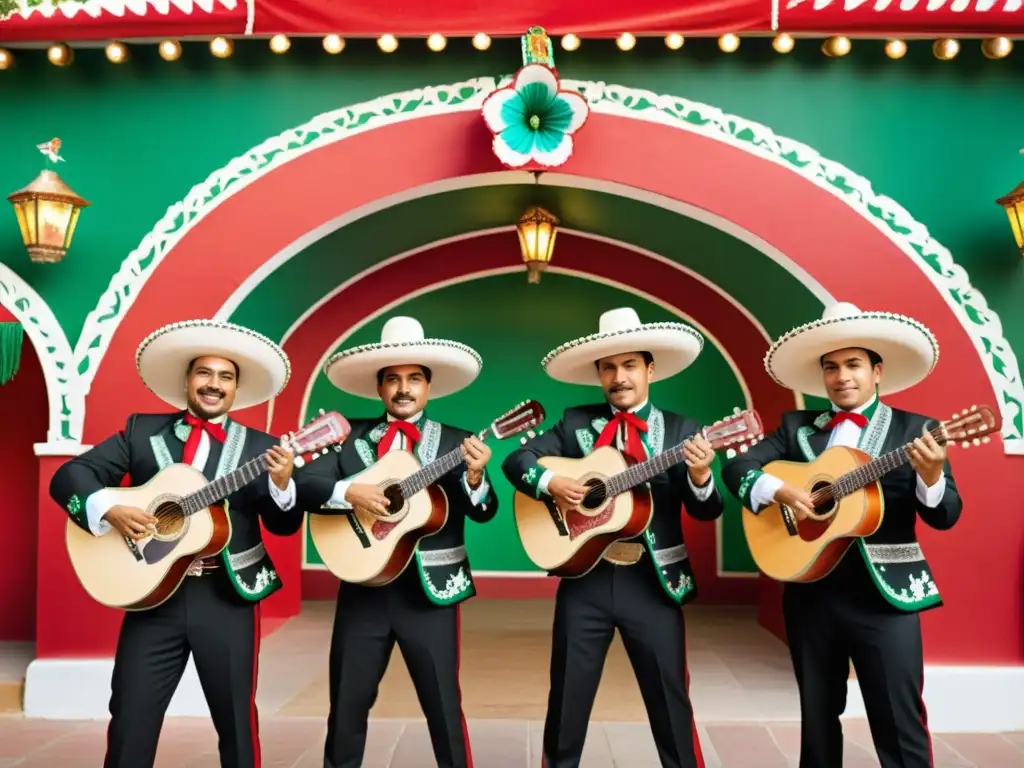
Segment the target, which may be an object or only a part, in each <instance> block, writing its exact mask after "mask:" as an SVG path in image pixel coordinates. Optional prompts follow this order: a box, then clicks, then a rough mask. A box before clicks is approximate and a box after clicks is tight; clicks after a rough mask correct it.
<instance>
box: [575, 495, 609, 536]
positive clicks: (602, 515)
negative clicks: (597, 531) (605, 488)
mask: <svg viewBox="0 0 1024 768" xmlns="http://www.w3.org/2000/svg"><path fill="white" fill-rule="evenodd" d="M614 511H615V499H612V500H611V501H610V502H609V503H608V506H606V507H605V508H604V509H602V510H601V511H600V512H598V513H597V514H596V515H585V514H583V513H582V512H580V511H579V510H576V509H571V510H569V511H568V512H567V513H566V514H565V525H566V527H567V528H568V529H569V539H570V540H571V539H575V538H578V537H579V536H582V535H583V534H584V533H586V532H587V531H589V530H592V529H594V528H597V527H598V526H601V525H604V524H605V523H607V522H608V521H609V520H611V518H612V512H614Z"/></svg>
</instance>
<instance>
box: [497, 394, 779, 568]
mask: <svg viewBox="0 0 1024 768" xmlns="http://www.w3.org/2000/svg"><path fill="white" fill-rule="evenodd" d="M701 434H703V435H704V437H705V438H706V439H707V440H708V442H710V443H711V447H712V448H713V449H714V450H716V451H718V450H721V449H722V448H729V446H734V448H730V449H729V450H730V451H732V450H735V449H739V450H740V451H741V452H745V451H746V450H747V448H748V447H749V446H750V445H752V444H754V443H756V442H757V440H758V439H759V438H760V437H761V436H762V434H763V427H762V425H761V417H760V415H758V413H757V411H755V410H748V411H740V410H739V409H738V408H737V409H735V414H734V415H733V416H730V417H728V418H726V419H721V420H719V421H716V422H715V423H714V424H712V425H711V426H710V427H705V428H704V429H703V430H701ZM685 445H686V441H684V442H682V443H679V444H678V445H676V446H673V447H672V448H669V449H668V450H667V451H663V452H662V453H659V454H657V455H656V456H652V457H651V458H649V459H647V461H643V462H637V461H636V460H635V459H633V458H632V457H630V456H627V455H626V454H624V453H621V452H619V451H618V450H616V449H615V448H613V447H611V446H604V447H601V448H598V449H597V450H595V451H594V452H593V453H591V454H590V455H588V456H585V457H584V458H582V459H570V458H565V457H562V456H544V457H541V458H539V459H537V463H538V464H539V465H540V466H541V467H543V468H544V469H550V470H551V471H552V472H554V473H555V474H557V475H565V476H566V477H571V478H574V479H575V480H576V481H577V482H578V483H580V484H581V485H584V486H586V487H587V488H588V489H589V490H588V491H587V494H586V496H584V497H583V501H582V502H581V503H580V505H579V506H578V507H577V508H575V509H568V510H562V509H559V508H558V505H557V504H556V503H555V501H554V499H553V498H551V497H550V496H548V495H546V494H545V495H543V496H542V497H541V498H539V499H535V498H533V497H532V496H528V495H526V494H525V493H521V492H519V491H516V493H515V495H514V496H513V500H512V504H513V508H514V511H515V519H516V528H517V529H518V530H519V538H520V540H521V541H522V543H523V548H524V549H525V550H526V554H527V556H528V557H529V558H530V560H532V561H533V562H534V563H535V564H536V565H537V566H538V567H540V568H543V569H544V570H545V571H547V572H548V573H551V574H554V575H555V576H561V577H567V578H575V577H579V576H583V575H585V574H587V573H589V572H590V571H591V570H592V569H593V568H594V566H596V565H597V564H598V562H599V561H600V560H601V558H602V557H604V554H605V552H606V551H607V550H608V548H609V547H610V546H612V545H613V544H614V543H615V542H616V541H620V540H622V539H631V538H633V537H634V536H638V535H639V534H641V533H643V532H644V531H645V530H646V529H647V526H648V525H649V524H650V522H651V516H652V515H653V514H654V506H653V503H652V500H651V492H650V489H649V487H646V486H645V484H646V483H647V482H648V481H649V480H650V479H651V478H653V477H655V476H656V475H660V474H661V473H662V472H665V471H666V470H668V469H669V468H671V467H674V466H675V465H677V464H681V463H682V462H683V461H684V460H685V458H686V455H685V453H684V452H683V449H684V446H685Z"/></svg>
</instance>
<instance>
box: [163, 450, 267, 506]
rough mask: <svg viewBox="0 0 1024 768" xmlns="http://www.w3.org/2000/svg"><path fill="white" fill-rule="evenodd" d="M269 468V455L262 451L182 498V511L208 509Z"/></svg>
mask: <svg viewBox="0 0 1024 768" xmlns="http://www.w3.org/2000/svg"><path fill="white" fill-rule="evenodd" d="M266 468H267V455H266V454H265V453H261V454H260V455H259V456H257V457H256V458H255V459H252V460H251V461H248V462H246V463H245V464H243V465H242V466H240V467H239V468H238V469H236V470H235V471H234V472H231V473H229V474H227V475H224V476H223V477H218V478H217V479H216V480H214V481H212V482H210V483H208V484H207V485H204V486H203V487H202V488H200V489H199V490H198V491H193V492H192V493H190V494H188V496H185V497H184V498H183V499H182V500H181V509H182V512H183V513H184V514H185V515H186V516H188V515H194V514H195V513H196V512H198V511H199V510H201V509H206V508H207V507H208V506H210V505H211V504H216V503H217V502H218V501H223V500H224V499H226V498H227V497H228V496H230V495H231V494H232V493H234V492H235V491H237V490H238V489H239V488H241V487H242V486H243V485H246V484H248V483H251V482H252V481H253V480H255V479H256V478H257V477H259V476H260V474H262V473H263V472H264V471H265V470H266Z"/></svg>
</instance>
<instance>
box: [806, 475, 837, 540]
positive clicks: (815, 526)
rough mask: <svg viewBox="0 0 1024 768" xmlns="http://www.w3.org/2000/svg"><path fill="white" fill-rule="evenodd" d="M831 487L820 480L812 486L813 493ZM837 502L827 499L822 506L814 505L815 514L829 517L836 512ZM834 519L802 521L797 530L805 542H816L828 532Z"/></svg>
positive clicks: (826, 482)
mask: <svg viewBox="0 0 1024 768" xmlns="http://www.w3.org/2000/svg"><path fill="white" fill-rule="evenodd" d="M828 485H829V482H828V481H826V480H820V481H818V482H817V483H815V484H814V485H812V486H811V493H812V494H813V493H815V492H817V491H820V490H821V489H822V488H825V487H826V486H828ZM835 508H836V502H835V500H834V499H827V500H826V501H823V502H821V503H820V504H815V505H814V512H815V514H818V515H827V514H829V513H830V512H833V511H835ZM834 519H835V518H834V517H829V518H826V519H825V520H801V521H800V522H799V523H797V530H798V532H799V534H800V538H801V539H803V540H804V541H816V540H817V539H818V538H820V537H821V536H822V534H824V533H825V531H827V530H828V528H829V526H830V525H832V521H833V520H834Z"/></svg>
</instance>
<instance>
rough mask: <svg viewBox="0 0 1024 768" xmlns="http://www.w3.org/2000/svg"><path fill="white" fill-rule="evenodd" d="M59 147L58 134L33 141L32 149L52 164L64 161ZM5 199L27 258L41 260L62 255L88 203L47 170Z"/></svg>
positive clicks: (57, 259) (55, 258) (56, 258)
mask: <svg viewBox="0 0 1024 768" xmlns="http://www.w3.org/2000/svg"><path fill="white" fill-rule="evenodd" d="M60 148H61V140H60V139H58V138H53V139H50V140H49V141H47V142H44V143H42V144H36V149H38V150H39V151H40V152H41V153H42V154H43V156H44V157H46V159H47V160H49V161H50V162H51V163H53V164H54V165H56V164H57V163H62V162H64V158H63V157H61V156H60ZM7 199H8V201H10V203H11V205H13V206H14V215H15V216H16V217H17V218H18V228H19V229H20V230H21V239H22V240H24V242H25V249H26V250H27V251H28V255H29V258H31V259H32V261H35V262H40V263H43V264H52V263H54V262H57V261H60V260H61V259H63V258H64V255H65V254H66V253H67V252H68V248H70V247H71V238H72V237H74V236H75V225H76V224H78V214H79V213H81V212H82V209H83V208H85V207H87V206H88V205H89V202H87V201H86V200H83V199H82V198H80V197H79V196H78V195H76V194H75V192H74V190H72V189H71V187H69V186H68V185H67V184H65V183H64V180H63V179H61V177H60V176H58V175H57V172H56V171H51V170H44V171H42V172H41V173H40V174H39V175H38V176H36V178H35V179H34V180H33V181H32V183H31V184H29V185H28V186H27V187H25V188H24V189H19V190H18V191H17V192H14V193H12V194H10V195H8V197H7Z"/></svg>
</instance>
